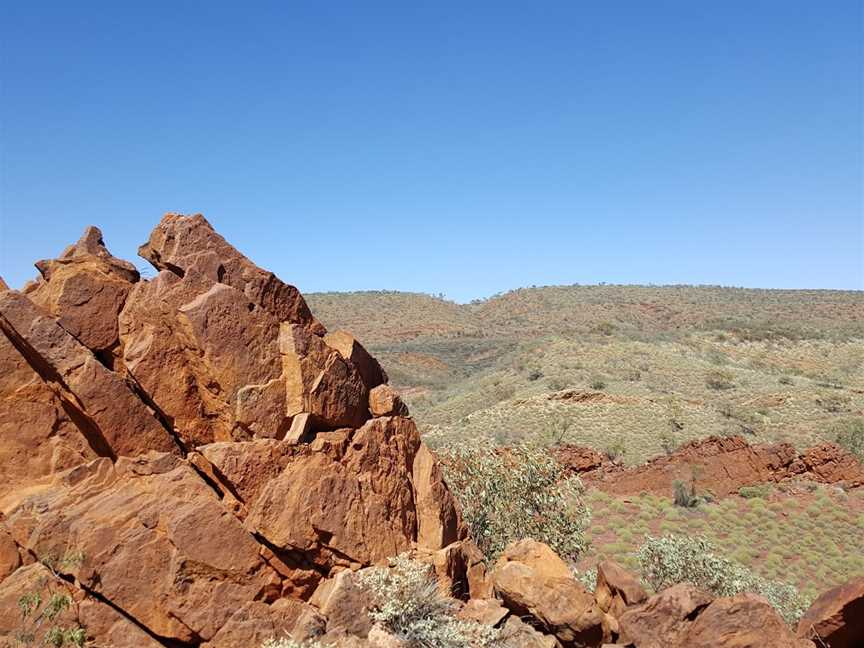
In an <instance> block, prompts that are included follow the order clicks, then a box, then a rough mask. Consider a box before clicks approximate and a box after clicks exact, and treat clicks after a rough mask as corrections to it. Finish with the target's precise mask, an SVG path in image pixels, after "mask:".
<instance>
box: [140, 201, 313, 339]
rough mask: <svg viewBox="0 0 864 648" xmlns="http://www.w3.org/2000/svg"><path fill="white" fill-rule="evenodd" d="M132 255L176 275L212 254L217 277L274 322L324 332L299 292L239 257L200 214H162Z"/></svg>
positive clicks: (183, 272)
mask: <svg viewBox="0 0 864 648" xmlns="http://www.w3.org/2000/svg"><path fill="white" fill-rule="evenodd" d="M138 254H140V255H141V256H142V257H144V258H145V259H147V260H148V261H149V262H150V263H152V264H153V265H154V266H155V267H156V268H158V269H159V270H169V271H171V272H172V273H174V274H176V275H179V276H182V275H183V274H185V273H186V272H187V271H188V270H189V268H191V267H192V266H194V265H195V264H196V263H197V262H198V261H199V259H200V258H201V257H202V256H208V255H214V256H215V258H216V259H218V264H217V266H216V267H215V270H216V272H217V281H219V283H223V284H226V285H228V286H231V287H233V288H236V289H237V290H239V291H240V292H242V293H243V294H244V295H246V297H247V298H248V300H249V301H250V302H252V303H253V304H256V305H258V306H260V307H261V308H263V309H264V310H265V311H267V312H268V313H270V314H271V315H272V316H273V317H275V318H276V320H277V321H279V322H293V323H296V324H300V325H301V326H303V327H305V328H307V329H309V330H310V331H311V332H313V333H315V334H316V335H323V334H324V333H326V330H325V328H324V327H323V326H322V325H321V323H320V322H318V320H316V319H315V318H314V317H313V316H312V313H311V312H310V311H309V307H308V306H307V305H306V301H305V300H304V299H303V296H302V295H301V294H300V292H299V291H298V290H297V289H296V288H295V287H294V286H289V285H288V284H286V283H283V282H282V281H280V280H279V278H278V277H277V276H276V275H274V274H273V273H272V272H268V271H266V270H262V269H261V268H259V267H258V266H256V265H255V264H254V263H252V262H251V261H250V260H249V259H247V258H246V257H245V256H243V255H242V254H241V253H240V252H238V251H237V249H235V248H234V247H233V246H232V245H230V244H229V243H228V242H227V241H226V240H225V239H224V238H222V236H220V235H219V234H218V233H217V232H216V231H215V230H214V229H213V226H212V225H210V223H208V222H207V220H206V219H205V218H204V216H202V215H201V214H196V215H194V216H183V215H181V214H165V216H164V217H163V218H162V220H161V221H160V223H159V225H157V226H156V228H155V229H154V230H153V231H152V232H151V234H150V239H149V240H148V241H147V243H145V244H144V245H142V246H141V247H140V248H138Z"/></svg>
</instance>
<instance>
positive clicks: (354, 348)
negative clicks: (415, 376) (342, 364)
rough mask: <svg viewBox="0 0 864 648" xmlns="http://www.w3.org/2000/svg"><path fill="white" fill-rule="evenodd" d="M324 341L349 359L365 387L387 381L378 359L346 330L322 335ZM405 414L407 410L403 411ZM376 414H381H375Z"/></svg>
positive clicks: (372, 387) (370, 388) (375, 385)
mask: <svg viewBox="0 0 864 648" xmlns="http://www.w3.org/2000/svg"><path fill="white" fill-rule="evenodd" d="M324 342H326V343H327V346H329V347H330V348H331V349H336V351H338V352H339V354H340V355H341V356H342V357H343V358H345V360H347V361H349V362H350V363H351V364H353V365H354V367H355V368H356V369H357V371H358V372H359V373H360V377H361V378H362V379H363V384H365V385H366V389H367V390H369V391H371V390H372V389H374V388H375V387H377V386H378V385H381V384H383V383H386V382H387V373H386V372H385V371H384V369H383V368H382V367H381V365H380V364H378V361H377V360H376V359H375V358H374V357H372V355H371V354H370V353H369V352H368V351H367V350H366V349H365V347H364V346H363V345H362V344H360V342H358V341H357V339H356V338H355V337H354V336H353V335H351V334H350V333H349V332H348V331H333V332H332V333H328V334H327V335H325V336H324ZM394 413H395V412H394ZM405 415H407V412H406V413H405ZM376 416H383V415H382V414H376Z"/></svg>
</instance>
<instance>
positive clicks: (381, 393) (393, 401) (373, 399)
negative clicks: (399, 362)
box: [325, 338, 408, 416]
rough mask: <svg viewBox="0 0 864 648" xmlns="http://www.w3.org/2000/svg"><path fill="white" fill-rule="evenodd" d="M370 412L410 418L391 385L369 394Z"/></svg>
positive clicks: (397, 393) (379, 386)
mask: <svg viewBox="0 0 864 648" xmlns="http://www.w3.org/2000/svg"><path fill="white" fill-rule="evenodd" d="M325 339H326V338H325ZM369 411H370V412H372V416H408V407H407V406H406V405H405V403H403V402H402V398H401V397H400V396H399V392H397V391H396V390H395V389H393V388H392V387H391V386H390V385H378V386H377V387H375V388H374V389H372V391H370V392H369Z"/></svg>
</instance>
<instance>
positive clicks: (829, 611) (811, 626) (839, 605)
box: [798, 578, 864, 648]
mask: <svg viewBox="0 0 864 648" xmlns="http://www.w3.org/2000/svg"><path fill="white" fill-rule="evenodd" d="M798 636H799V637H802V638H806V639H813V640H814V641H816V643H817V645H820V646H821V645H823V644H824V645H826V646H828V648H853V647H855V646H861V645H864V578H855V579H852V580H850V581H848V582H846V583H844V584H843V585H839V586H837V587H835V588H833V589H830V590H828V591H827V592H824V593H823V594H822V595H821V596H819V597H818V598H817V599H816V600H815V601H813V604H812V605H811V606H810V608H809V609H808V610H807V612H806V613H805V614H804V616H803V617H801V620H800V621H799V623H798ZM820 641H821V642H822V643H820Z"/></svg>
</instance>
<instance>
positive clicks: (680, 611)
mask: <svg viewBox="0 0 864 648" xmlns="http://www.w3.org/2000/svg"><path fill="white" fill-rule="evenodd" d="M712 600H713V597H712V596H711V595H710V594H707V593H706V592H703V591H702V590H700V589H698V588H696V587H695V586H694V585H691V584H690V583H679V584H678V585H673V586H672V587H670V588H668V589H665V590H663V591H662V592H659V593H657V594H655V595H654V596H652V597H650V598H649V599H648V600H647V601H646V602H645V603H643V604H641V605H637V606H635V607H631V608H629V609H628V610H626V611H625V612H624V614H622V615H621V617H620V618H619V619H618V626H619V632H620V637H619V639H618V641H619V643H622V644H624V645H627V644H633V645H634V646H635V647H636V648H672V647H676V648H677V647H678V646H681V643H680V639H681V638H682V637H683V636H685V634H686V632H687V631H688V630H689V628H690V626H691V625H692V623H693V619H694V618H696V617H697V616H698V614H699V613H700V612H701V611H702V610H704V609H705V608H706V607H708V605H709V604H710V603H711V601H712ZM682 648H683V647H682Z"/></svg>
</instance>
